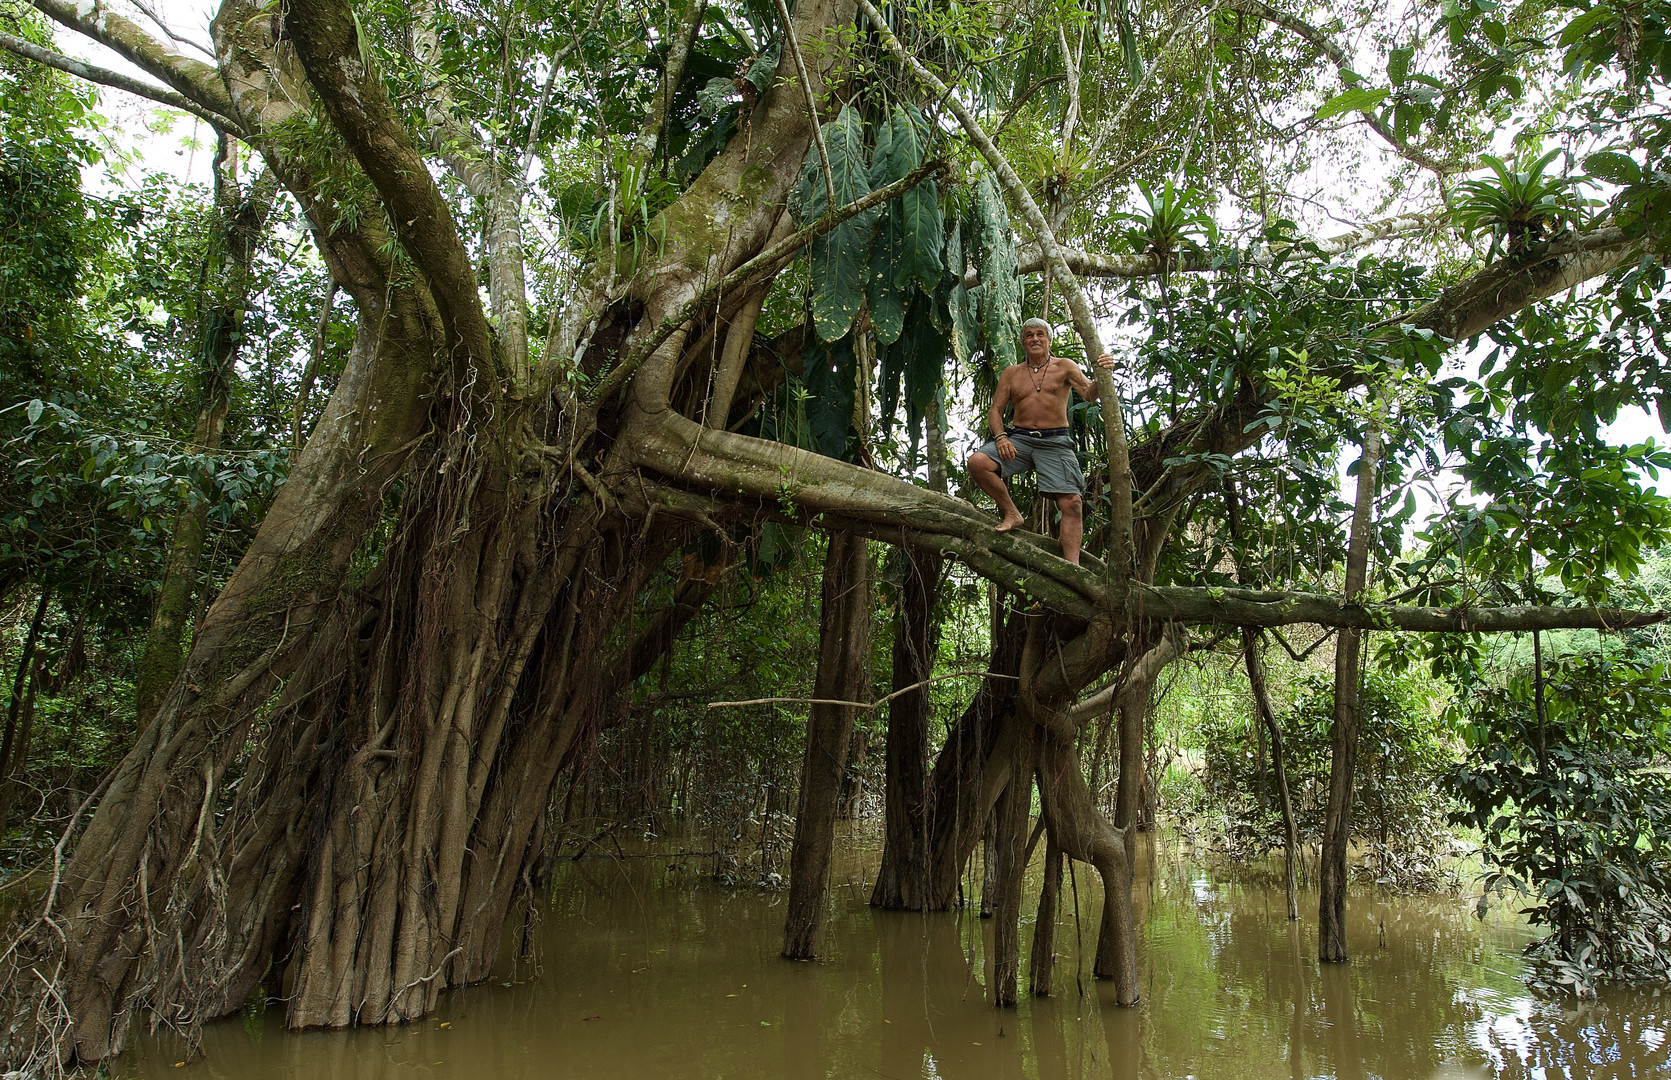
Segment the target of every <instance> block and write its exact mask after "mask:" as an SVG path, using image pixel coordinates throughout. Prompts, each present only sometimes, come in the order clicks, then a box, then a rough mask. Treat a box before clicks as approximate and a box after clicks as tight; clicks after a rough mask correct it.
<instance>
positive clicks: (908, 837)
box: [870, 548, 942, 911]
mask: <svg viewBox="0 0 1671 1080" xmlns="http://www.w3.org/2000/svg"><path fill="white" fill-rule="evenodd" d="M900 562H901V564H902V566H903V568H904V581H903V582H902V583H901V586H900V598H899V609H898V613H897V614H896V616H895V619H894V642H893V684H894V686H895V687H896V688H899V687H906V686H916V685H917V684H918V683H921V682H923V681H924V680H926V679H928V678H929V676H930V675H931V674H932V673H933V670H934V656H935V651H936V649H937V648H938V640H937V639H938V637H939V635H938V634H937V633H936V626H935V622H934V608H935V604H936V602H937V600H938V596H939V588H940V571H941V564H942V560H941V558H940V556H939V554H938V553H935V552H925V551H919V550H917V549H915V548H904V549H902V550H901V551H900ZM933 703H934V698H933V693H932V688H931V687H928V686H919V687H918V688H917V689H915V690H912V691H911V692H910V693H907V694H902V695H900V696H899V697H897V698H894V699H893V700H892V701H890V702H889V703H888V745H887V788H886V791H885V793H884V806H885V817H884V829H885V834H884V839H883V843H882V865H881V868H880V869H879V870H877V872H876V888H875V889H874V891H872V893H871V896H870V903H871V905H872V906H873V907H879V908H886V909H890V910H904V911H921V910H923V908H924V906H925V904H926V901H927V897H928V891H929V889H928V750H929V724H930V721H931V720H932V718H933V716H932V713H933Z"/></svg>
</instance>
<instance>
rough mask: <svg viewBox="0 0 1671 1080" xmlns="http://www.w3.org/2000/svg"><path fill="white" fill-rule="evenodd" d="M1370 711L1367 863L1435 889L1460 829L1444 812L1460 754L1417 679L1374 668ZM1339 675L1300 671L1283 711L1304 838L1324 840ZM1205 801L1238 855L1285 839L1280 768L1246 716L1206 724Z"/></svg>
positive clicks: (1365, 697) (1366, 721) (1357, 813)
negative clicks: (1258, 743) (1257, 744)
mask: <svg viewBox="0 0 1671 1080" xmlns="http://www.w3.org/2000/svg"><path fill="white" fill-rule="evenodd" d="M1360 704H1361V708H1362V710H1363V713H1362V724H1361V731H1360V734H1359V740H1358V760H1357V769H1356V776H1355V782H1354V787H1353V806H1352V829H1353V834H1354V837H1355V838H1356V840H1357V841H1358V843H1359V844H1360V846H1361V847H1362V849H1363V850H1364V852H1365V856H1366V858H1365V861H1364V863H1363V870H1364V872H1366V873H1369V874H1371V875H1373V876H1374V878H1375V879H1376V880H1377V881H1379V882H1381V883H1382V884H1385V885H1390V886H1393V887H1396V888H1433V887H1436V886H1438V885H1441V884H1443V883H1445V881H1446V880H1447V877H1448V875H1447V872H1446V863H1447V858H1446V857H1447V855H1448V854H1449V852H1450V849H1451V846H1452V840H1453V837H1452V835H1451V833H1450V832H1449V830H1447V829H1446V828H1445V827H1444V825H1443V814H1442V811H1441V812H1436V810H1435V808H1436V807H1442V806H1443V805H1444V802H1445V797H1444V793H1443V790H1442V780H1443V778H1444V776H1445V773H1446V770H1447V769H1448V768H1449V767H1450V765H1451V763H1452V761H1453V760H1454V756H1455V755H1454V752H1453V750H1452V748H1451V744H1450V741H1449V740H1448V739H1447V737H1446V736H1445V734H1444V731H1443V729H1442V727H1441V724H1440V718H1439V716H1438V714H1437V711H1436V710H1435V709H1434V708H1433V707H1432V705H1431V702H1430V699H1429V697H1428V694H1427V692H1426V691H1425V688H1424V687H1423V686H1421V685H1420V684H1419V683H1417V682H1416V681H1415V680H1414V679H1412V678H1409V677H1405V676H1400V675H1397V674H1395V673H1393V672H1391V671H1388V670H1385V669H1381V668H1372V669H1371V670H1370V671H1369V672H1368V674H1367V676H1366V678H1365V683H1364V687H1363V692H1362V694H1361V695H1360ZM1333 713H1334V683H1333V680H1332V678H1330V677H1329V676H1328V675H1326V674H1324V673H1321V672H1312V673H1309V674H1307V675H1305V676H1303V677H1302V679H1301V681H1300V685H1299V686H1298V687H1297V693H1296V696H1295V701H1294V705H1293V708H1292V709H1290V710H1289V712H1288V714H1287V715H1286V716H1285V717H1283V718H1282V721H1281V724H1282V733H1283V740H1284V742H1285V744H1286V746H1285V750H1286V751H1287V766H1288V785H1289V790H1290V792H1291V793H1292V796H1293V800H1294V817H1295V823H1296V825H1297V826H1298V829H1299V834H1300V841H1301V843H1302V844H1310V843H1317V842H1320V841H1321V839H1322V836H1323V828H1324V818H1325V813H1326V810H1327V805H1328V794H1329V729H1330V727H1331V725H1332V723H1333ZM1204 734H1205V735H1206V753H1205V767H1204V769H1203V771H1202V783H1203V787H1204V789H1205V804H1206V805H1207V806H1213V807H1217V808H1218V814H1219V820H1218V821H1217V822H1216V823H1215V824H1216V827H1217V829H1218V830H1219V831H1220V833H1221V841H1222V844H1223V846H1224V848H1225V850H1226V852H1227V853H1228V854H1230V855H1231V857H1233V858H1238V859H1246V858H1250V857H1256V856H1258V855H1262V854H1264V853H1265V852H1268V851H1271V850H1275V849H1279V848H1280V847H1281V846H1282V817H1281V809H1280V800H1281V797H1280V795H1279V794H1278V792H1277V787H1276V779H1275V773H1274V771H1273V770H1272V769H1271V768H1270V767H1269V766H1268V765H1267V766H1266V767H1265V768H1263V769H1261V768H1259V767H1258V766H1259V762H1258V761H1257V760H1256V754H1255V752H1254V750H1253V743H1254V736H1253V734H1252V732H1251V731H1250V730H1249V721H1248V720H1247V719H1246V718H1245V717H1237V718H1228V717H1222V716H1221V717H1219V718H1217V719H1215V720H1213V721H1212V722H1211V723H1210V724H1209V725H1208V726H1207V728H1206V730H1205V731H1204Z"/></svg>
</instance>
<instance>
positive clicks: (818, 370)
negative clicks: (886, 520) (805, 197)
mask: <svg viewBox="0 0 1671 1080" xmlns="http://www.w3.org/2000/svg"><path fill="white" fill-rule="evenodd" d="M830 153H831V155H832V156H833V155H834V153H835V151H833V150H832V151H831V152H830ZM802 363H803V365H804V366H803V367H802V369H801V370H802V372H803V374H802V375H801V383H802V384H803V385H804V386H805V387H806V391H807V394H808V395H810V396H809V398H808V400H807V403H806V415H807V425H808V426H809V427H810V428H811V429H812V445H813V448H814V449H816V450H817V451H818V452H819V453H820V454H823V455H824V456H826V457H833V458H848V457H849V456H850V455H849V453H848V447H849V445H850V443H849V437H850V436H851V434H852V431H853V395H854V391H855V389H856V387H857V382H856V378H855V373H854V357H853V339H852V337H851V336H849V337H844V338H842V339H841V340H839V341H836V342H834V343H831V344H826V343H825V342H823V341H820V340H819V339H818V337H817V335H809V336H808V337H807V343H806V347H805V350H804V352H803V353H802Z"/></svg>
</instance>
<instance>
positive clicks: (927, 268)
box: [894, 180, 946, 291]
mask: <svg viewBox="0 0 1671 1080" xmlns="http://www.w3.org/2000/svg"><path fill="white" fill-rule="evenodd" d="M900 203H901V206H900V209H901V211H902V216H903V218H904V219H905V243H904V258H903V259H901V260H900V265H899V269H898V270H897V272H896V275H895V277H894V283H895V284H897V285H904V284H905V282H906V281H907V280H909V279H910V278H916V279H917V281H918V282H919V283H920V284H921V285H922V287H923V288H924V289H928V290H930V291H932V290H933V289H934V288H935V287H936V286H938V285H939V284H940V277H941V275H942V274H943V273H944V272H945V242H946V223H945V220H944V219H943V218H942V217H941V216H940V187H939V185H938V184H936V183H935V182H934V181H932V180H925V181H923V182H922V183H920V184H918V185H917V186H916V187H914V188H912V189H911V190H910V191H907V192H906V193H905V196H904V197H903V198H902V199H901V200H900Z"/></svg>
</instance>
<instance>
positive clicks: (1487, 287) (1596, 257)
mask: <svg viewBox="0 0 1671 1080" xmlns="http://www.w3.org/2000/svg"><path fill="white" fill-rule="evenodd" d="M1647 251H1648V243H1647V241H1646V240H1645V239H1643V238H1639V237H1631V236H1629V235H1627V234H1626V233H1625V232H1624V230H1622V229H1615V228H1606V229H1596V230H1595V231H1593V232H1588V233H1578V234H1574V235H1572V236H1568V237H1564V238H1561V239H1558V240H1554V241H1551V242H1550V244H1549V245H1548V246H1547V247H1546V248H1545V249H1544V250H1543V251H1541V252H1537V253H1535V254H1532V255H1529V256H1527V257H1524V258H1517V259H1503V260H1501V261H1499V262H1496V263H1493V264H1492V265H1490V266H1487V267H1486V268H1485V269H1483V270H1481V271H1479V272H1478V273H1476V274H1474V275H1472V276H1471V277H1469V278H1467V279H1465V280H1463V281H1459V282H1457V283H1456V284H1455V285H1452V286H1451V287H1450V288H1448V289H1446V290H1445V291H1444V292H1442V293H1440V294H1439V298H1438V299H1437V300H1434V301H1433V302H1432V303H1429V304H1424V305H1423V306H1422V307H1420V308H1417V309H1416V310H1415V311H1412V312H1411V313H1410V314H1409V315H1408V316H1405V317H1403V318H1400V319H1397V320H1388V321H1389V323H1393V322H1396V323H1407V324H1409V325H1411V326H1415V327H1419V328H1422V329H1426V330H1432V331H1434V332H1435V333H1437V334H1440V335H1442V336H1444V337H1447V338H1449V339H1451V340H1452V341H1466V340H1467V339H1468V338H1471V337H1473V336H1474V335H1475V334H1478V333H1480V332H1481V331H1483V330H1485V328H1486V327H1488V326H1490V325H1491V324H1492V323H1494V322H1498V321H1499V320H1502V319H1506V318H1508V317H1509V316H1510V315H1513V314H1515V313H1516V312H1518V311H1520V310H1521V309H1523V308H1526V307H1529V306H1530V305H1532V304H1534V303H1536V302H1537V301H1539V300H1544V299H1547V298H1549V297H1551V296H1554V295H1555V294H1556V293H1562V292H1566V291H1567V290H1568V289H1571V288H1573V287H1574V286H1577V285H1581V284H1583V283H1584V282H1586V281H1589V280H1590V279H1592V278H1598V277H1601V276H1602V275H1603V274H1607V273H1611V272H1612V271H1614V270H1617V269H1619V268H1620V267H1621V266H1625V265H1627V264H1629V263H1631V262H1634V261H1636V260H1637V259H1640V258H1641V257H1642V256H1643V255H1644V254H1645V253H1646V252H1647Z"/></svg>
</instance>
